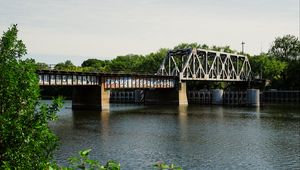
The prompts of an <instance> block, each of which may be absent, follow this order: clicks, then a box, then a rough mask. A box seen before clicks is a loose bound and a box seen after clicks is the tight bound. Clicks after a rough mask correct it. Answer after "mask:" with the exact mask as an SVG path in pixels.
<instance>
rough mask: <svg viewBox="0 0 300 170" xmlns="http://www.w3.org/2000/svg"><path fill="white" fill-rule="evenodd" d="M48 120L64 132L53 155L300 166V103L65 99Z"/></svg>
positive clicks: (125, 164) (134, 167) (141, 165)
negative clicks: (84, 104) (107, 105)
mask: <svg viewBox="0 0 300 170" xmlns="http://www.w3.org/2000/svg"><path fill="white" fill-rule="evenodd" d="M58 116H59V119H58V120H57V121H55V122H52V123H50V127H51V129H53V131H54V132H55V134H57V135H58V137H59V138H60V146H59V149H58V150H57V151H56V152H55V160H56V161H57V162H58V163H59V164H64V165H65V164H66V162H67V161H66V160H67V158H68V157H70V156H74V155H77V153H78V151H79V150H83V149H87V148H90V149H92V151H91V153H90V158H92V159H96V160H99V161H100V162H102V163H105V162H106V161H107V160H110V159H114V160H117V161H119V162H120V163H121V169H124V170H139V169H153V168H152V165H153V164H154V163H156V162H157V161H165V162H166V163H174V164H176V165H179V166H181V167H182V168H183V169H185V170H194V169H195V170H198V169H300V106H299V104H294V105H293V104H290V105H269V106H261V107H260V108H249V107H228V106H205V105H189V106H186V107H178V106H143V105H112V106H111V110H110V111H109V112H108V111H102V112H101V111H87V110H86V111H72V109H71V101H66V103H65V105H64V108H63V109H62V110H61V111H60V112H59V113H58Z"/></svg>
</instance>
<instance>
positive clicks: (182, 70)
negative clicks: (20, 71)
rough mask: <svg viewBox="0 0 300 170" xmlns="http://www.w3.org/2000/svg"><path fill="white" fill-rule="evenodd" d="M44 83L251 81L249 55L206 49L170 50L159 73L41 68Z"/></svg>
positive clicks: (133, 85) (125, 85)
mask: <svg viewBox="0 0 300 170" xmlns="http://www.w3.org/2000/svg"><path fill="white" fill-rule="evenodd" d="M38 75H39V84H40V85H41V86H95V85H103V86H104V88H105V89H145V88H174V87H176V85H177V84H178V82H182V81H190V80H193V81H239V82H247V81H251V80H252V79H251V66H250V63H249V60H248V58H247V57H246V56H243V55H238V54H230V53H225V52H217V51H210V50H204V49H195V48H194V49H182V50H173V51H169V52H168V54H167V56H166V57H165V58H164V60H163V62H162V64H161V65H160V68H159V70H158V72H157V73H156V74H152V75H150V74H148V75H145V74H112V73H87V72H68V71H55V70H39V71H38Z"/></svg>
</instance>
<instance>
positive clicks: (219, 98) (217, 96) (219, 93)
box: [212, 89, 224, 105]
mask: <svg viewBox="0 0 300 170" xmlns="http://www.w3.org/2000/svg"><path fill="white" fill-rule="evenodd" d="M223 94H224V91H223V90H222V89H213V90H212V104H215V105H222V104H223Z"/></svg>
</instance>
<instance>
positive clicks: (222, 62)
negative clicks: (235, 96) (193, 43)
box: [157, 49, 251, 81]
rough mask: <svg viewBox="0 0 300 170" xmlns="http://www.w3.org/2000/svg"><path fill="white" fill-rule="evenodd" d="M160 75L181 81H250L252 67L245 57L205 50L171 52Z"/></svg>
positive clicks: (162, 65) (165, 59)
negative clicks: (173, 77)
mask: <svg viewBox="0 0 300 170" xmlns="http://www.w3.org/2000/svg"><path fill="white" fill-rule="evenodd" d="M157 74H158V75H167V76H178V77H179V80H180V81H182V80H208V81H250V80H251V66H250V63H249V60H248V58H247V57H246V56H244V55H239V54H231V53H225V52H218V51H210V50H204V49H183V50H173V51H169V52H168V54H167V56H166V57H165V58H164V60H163V63H162V64H161V66H160V68H159V70H158V72H157Z"/></svg>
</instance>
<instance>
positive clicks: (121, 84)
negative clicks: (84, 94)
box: [38, 70, 177, 89]
mask: <svg viewBox="0 0 300 170" xmlns="http://www.w3.org/2000/svg"><path fill="white" fill-rule="evenodd" d="M38 75H39V85H40V86H100V85H104V88H105V89H145V88H174V87H175V86H176V83H177V78H176V77H175V76H165V75H149V74H113V73H90V72H74V71H57V70H38Z"/></svg>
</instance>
